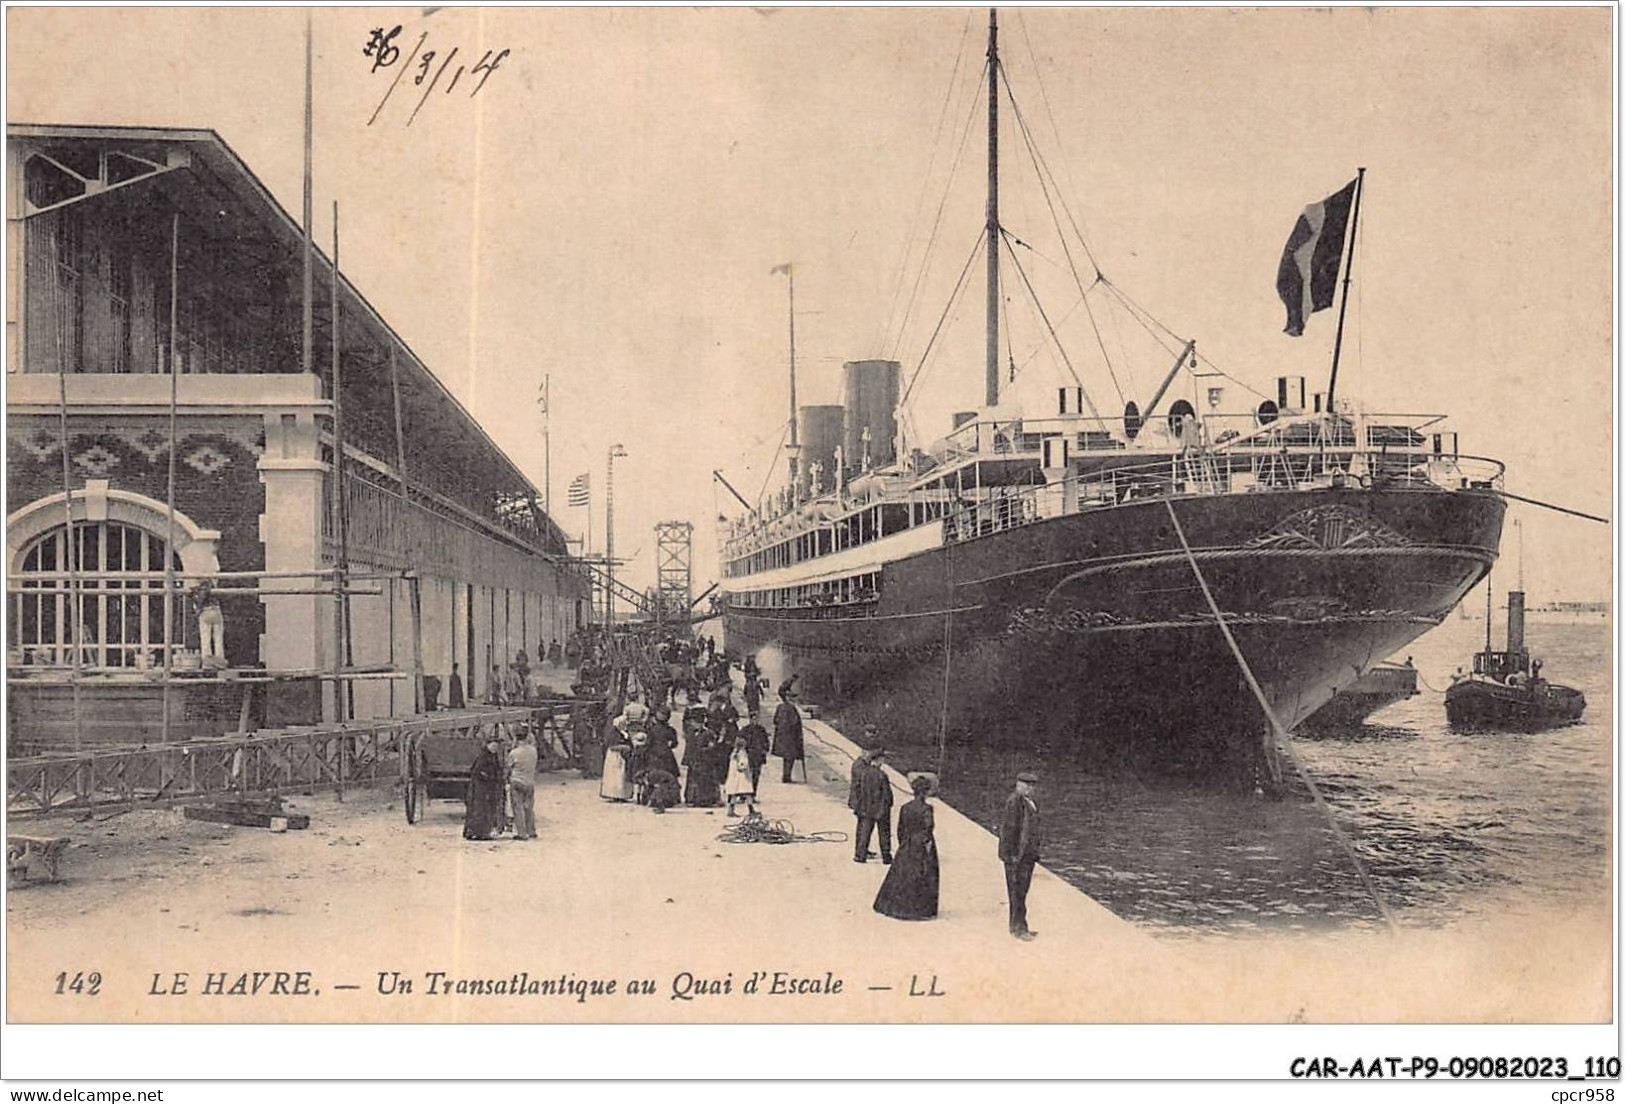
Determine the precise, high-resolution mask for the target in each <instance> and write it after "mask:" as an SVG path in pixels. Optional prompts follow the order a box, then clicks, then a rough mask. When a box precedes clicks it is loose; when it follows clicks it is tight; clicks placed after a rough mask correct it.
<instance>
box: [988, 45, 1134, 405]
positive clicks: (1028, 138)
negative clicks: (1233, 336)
mask: <svg viewBox="0 0 1625 1104" xmlns="http://www.w3.org/2000/svg"><path fill="white" fill-rule="evenodd" d="M999 75H1000V76H1002V77H1003V78H1004V90H1005V93H1006V94H1007V95H1008V96H1009V97H1010V108H1011V110H1012V111H1014V112H1015V116H1016V125H1017V126H1018V127H1019V128H1020V130H1021V137H1022V140H1023V141H1024V142H1025V143H1026V146H1027V156H1028V157H1029V158H1031V159H1032V163H1033V172H1034V173H1036V174H1037V176H1038V187H1039V190H1040V191H1041V192H1043V194H1044V204H1045V206H1047V207H1048V208H1049V217H1050V221H1051V222H1052V223H1054V224H1055V234H1056V236H1057V237H1059V238H1060V240H1061V252H1062V253H1064V254H1065V255H1066V267H1067V270H1068V271H1070V272H1071V273H1072V282H1073V283H1075V284H1076V285H1077V287H1078V298H1079V300H1080V301H1081V302H1082V303H1083V309H1084V311H1085V312H1086V313H1087V314H1088V315H1089V325H1090V328H1092V329H1093V330H1094V333H1095V343H1096V344H1098V345H1099V346H1100V355H1101V358H1102V359H1103V360H1105V362H1106V372H1107V373H1108V374H1109V375H1110V376H1111V381H1112V388H1113V390H1115V391H1116V392H1117V401H1118V402H1119V403H1123V402H1125V401H1127V399H1126V396H1125V395H1124V394H1123V385H1122V384H1121V383H1119V382H1118V379H1117V368H1116V366H1115V365H1113V364H1112V356H1111V353H1109V352H1107V351H1106V342H1105V341H1104V340H1103V339H1102V337H1101V333H1100V324H1099V322H1097V321H1096V320H1095V312H1094V308H1093V307H1091V306H1090V305H1089V293H1088V291H1087V290H1086V289H1085V288H1084V286H1083V277H1081V276H1079V275H1078V266H1077V263H1076V262H1075V261H1074V260H1073V258H1072V248H1071V246H1069V245H1067V243H1066V231H1065V230H1064V229H1062V227H1061V218H1060V216H1059V215H1057V214H1056V213H1055V203H1054V201H1053V200H1052V199H1051V198H1050V191H1049V185H1048V184H1046V183H1045V182H1044V172H1045V169H1044V168H1041V167H1040V165H1039V160H1040V159H1039V156H1038V149H1037V144H1036V143H1035V142H1034V141H1033V136H1032V131H1030V130H1029V129H1028V128H1027V118H1026V116H1025V115H1024V114H1023V113H1022V110H1021V105H1020V104H1019V103H1017V102H1016V90H1015V89H1014V88H1012V87H1010V74H1009V73H1006V72H1005V71H1004V66H1003V64H1000V66H999ZM1051 179H1052V180H1053V179H1054V176H1053V174H1051ZM1055 183H1056V191H1057V192H1058V191H1059V190H1060V183H1059V181H1056V182H1055ZM1028 248H1029V249H1030V248H1032V247H1031V246H1028ZM1085 248H1086V249H1087V246H1085ZM1033 252H1035V253H1036V252H1037V250H1033ZM1089 261H1090V263H1091V264H1094V258H1093V257H1092V256H1091V257H1090V258H1089ZM1101 278H1102V277H1101V274H1100V266H1099V265H1095V283H1099V282H1100V280H1101ZM1035 298H1036V297H1035ZM1057 340H1058V339H1057Z"/></svg>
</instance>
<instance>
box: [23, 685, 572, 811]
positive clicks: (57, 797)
mask: <svg viewBox="0 0 1625 1104" xmlns="http://www.w3.org/2000/svg"><path fill="white" fill-rule="evenodd" d="M563 708H564V709H565V710H567V709H568V704H567V703H566V704H565V705H564V707H563ZM559 709H560V706H559V705H558V704H554V705H551V706H543V707H540V708H536V707H514V708H492V709H468V710H456V711H449V712H445V713H430V714H426V715H419V716H411V717H394V718H386V719H381V720H371V721H359V722H355V723H352V724H347V725H324V726H315V727H309V728H305V727H300V728H294V729H285V730H270V731H262V732H255V733H251V734H249V735H246V736H227V737H221V738H219V739H208V740H193V741H189V742H186V743H179V744H168V745H164V746H156V747H137V748H130V747H125V748H99V749H97V750H95V751H88V752H83V753H73V752H68V753H53V754H50V755H39V756H29V757H26V758H13V759H9V760H8V761H7V764H6V811H7V814H8V815H10V816H38V815H42V814H46V813H56V812H65V811H71V810H77V809H94V808H101V807H109V806H112V807H119V806H122V807H125V808H140V807H144V806H153V807H158V806H165V805H172V804H176V803H178V802H184V801H194V800H201V799H205V798H210V797H218V796H223V795H227V794H234V793H259V794H275V793H284V792H287V791H308V790H316V789H329V788H330V789H334V790H337V791H338V792H340V793H342V792H343V791H344V790H345V789H346V788H351V787H368V786H377V785H380V784H382V785H393V784H395V783H396V782H397V781H399V779H400V777H401V768H400V753H401V749H402V748H403V747H406V746H408V745H409V743H410V742H411V740H412V739H414V738H416V737H417V736H419V735H442V736H466V737H468V738H470V739H476V738H479V737H480V736H482V735H485V734H486V733H489V732H491V731H493V730H494V729H495V726H497V725H499V724H520V723H524V722H527V721H538V722H543V723H555V724H556V723H557V716H556V714H557V712H558V711H559ZM543 713H545V714H547V716H546V717H543V716H540V715H539V714H543Z"/></svg>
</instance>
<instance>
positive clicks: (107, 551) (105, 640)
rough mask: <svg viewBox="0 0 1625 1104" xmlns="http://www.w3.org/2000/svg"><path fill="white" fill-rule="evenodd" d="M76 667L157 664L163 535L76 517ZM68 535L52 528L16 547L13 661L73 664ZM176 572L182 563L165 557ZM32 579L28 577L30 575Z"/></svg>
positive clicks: (179, 634)
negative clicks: (78, 648)
mask: <svg viewBox="0 0 1625 1104" xmlns="http://www.w3.org/2000/svg"><path fill="white" fill-rule="evenodd" d="M73 535H74V539H75V542H76V543H77V544H78V549H79V552H78V561H77V563H76V564H75V565H74V566H75V568H76V569H77V571H78V572H79V581H78V593H79V617H80V627H79V641H80V645H81V648H82V652H81V654H80V664H81V666H84V667H154V668H156V667H162V666H163V662H164V643H165V638H164V597H163V592H164V553H165V550H166V545H165V542H164V540H163V538H162V537H159V536H157V535H155V534H152V533H149V532H147V531H146V530H145V529H141V528H138V527H137V526H134V525H125V524H122V523H120V522H116V521H101V522H79V523H76V524H75V525H74V527H73ZM67 553H68V534H67V527H66V526H61V525H59V526H57V527H56V528H55V529H49V530H47V531H46V532H44V533H41V534H40V535H39V536H37V537H35V538H34V539H33V540H32V541H30V542H29V544H28V545H27V546H26V547H25V548H24V549H23V554H22V558H21V560H20V561H19V565H20V570H19V571H18V573H17V575H16V577H15V578H14V579H13V580H12V582H13V593H12V594H11V602H12V606H11V620H10V628H9V634H8V635H9V636H10V640H9V641H8V642H7V643H8V645H9V646H10V649H11V655H12V661H13V662H16V661H17V659H18V658H19V653H21V655H20V658H21V661H22V662H23V663H25V664H35V665H54V666H63V667H66V666H69V665H70V664H71V663H72V662H73V616H72V608H73V607H72V591H71V589H70V580H69V578H68V556H67ZM170 562H171V563H172V564H173V565H174V568H175V571H176V573H177V574H179V573H180V571H181V560H180V557H179V556H177V555H171V556H170ZM30 576H33V578H30ZM172 601H173V613H172V617H173V624H172V627H171V632H172V633H173V645H172V647H173V648H174V649H175V650H177V651H178V650H180V649H181V648H182V646H183V645H184V642H185V639H186V637H185V631H184V629H183V626H184V624H185V621H184V619H183V614H184V602H185V599H184V598H183V597H181V596H176V597H175V598H174V599H173V600H172Z"/></svg>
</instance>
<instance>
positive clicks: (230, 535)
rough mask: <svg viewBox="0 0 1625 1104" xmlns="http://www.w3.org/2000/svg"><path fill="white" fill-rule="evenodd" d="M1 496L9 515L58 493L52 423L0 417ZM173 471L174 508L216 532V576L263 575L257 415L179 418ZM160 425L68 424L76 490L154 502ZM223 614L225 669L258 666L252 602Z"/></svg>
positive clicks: (233, 601) (145, 421) (123, 420)
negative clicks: (105, 490)
mask: <svg viewBox="0 0 1625 1104" xmlns="http://www.w3.org/2000/svg"><path fill="white" fill-rule="evenodd" d="M7 429H8V432H7V435H6V456H7V469H6V491H7V493H8V495H9V496H10V497H9V500H8V501H9V506H10V509H11V511H12V512H16V511H17V510H19V509H21V508H23V507H24V506H27V505H28V504H29V503H30V502H33V501H35V500H36V499H40V498H44V497H46V496H47V495H54V494H61V493H62V454H61V451H60V450H59V448H58V423H57V420H56V419H55V418H54V417H50V416H44V415H19V414H12V415H10V416H9V417H8V418H7ZM179 430H180V437H179V441H178V448H177V463H176V465H175V508H176V509H177V510H179V511H181V512H182V513H184V514H186V515H187V516H188V517H190V518H192V519H193V520H194V521H195V522H197V523H198V524H199V525H203V526H207V527H208V528H212V529H218V530H219V531H220V545H219V559H220V569H221V570H222V571H248V570H254V569H258V568H261V567H263V566H264V562H265V561H264V549H263V547H262V545H261V544H260V539H259V515H260V514H261V513H262V512H263V510H264V508H265V489H264V487H263V486H261V484H260V479H259V472H258V471H257V470H256V467H255V465H256V463H257V461H258V459H259V456H260V453H261V452H262V451H263V448H264V430H265V423H264V420H263V418H261V417H260V416H258V415H255V416H251V417H231V416H227V415H183V416H182V417H181V419H180V425H179ZM168 433H169V431H168V420H167V418H166V417H165V416H164V415H162V414H150V415H97V416H94V417H86V416H83V415H71V414H70V416H69V419H68V435H69V447H68V457H69V461H70V463H71V464H72V471H73V484H74V488H75V489H76V490H77V489H79V488H81V487H83V486H84V484H85V481H86V480H87V479H105V480H107V481H108V483H109V485H110V486H111V487H113V488H115V489H118V490H128V491H134V492H136V493H137V494H143V495H146V496H148V497H149V498H154V499H157V500H158V501H160V502H162V501H163V500H164V498H165V493H166V489H167V486H168V480H169V435H168ZM221 603H222V606H223V609H224V612H225V615H226V660H227V662H228V663H230V664H231V665H232V666H234V667H235V666H241V667H251V666H253V665H255V664H256V663H258V661H259V636H260V633H261V632H263V631H264V613H263V610H262V607H261V606H260V603H259V602H258V601H257V600H256V599H254V598H252V597H249V596H227V597H225V598H222V599H221Z"/></svg>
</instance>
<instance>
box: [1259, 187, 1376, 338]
mask: <svg viewBox="0 0 1625 1104" xmlns="http://www.w3.org/2000/svg"><path fill="white" fill-rule="evenodd" d="M1356 183H1358V182H1357V181H1355V180H1351V181H1349V182H1348V186H1347V187H1345V188H1343V189H1342V190H1341V191H1338V192H1335V193H1333V194H1332V195H1329V196H1327V197H1326V198H1325V199H1323V200H1321V201H1320V202H1319V203H1311V204H1310V205H1309V206H1307V207H1305V208H1304V209H1303V214H1301V215H1299V216H1298V224H1297V225H1296V226H1294V227H1293V228H1292V234H1291V236H1290V237H1288V238H1287V240H1286V249H1285V251H1284V252H1282V254H1281V270H1280V272H1279V274H1277V275H1276V277H1275V290H1276V291H1278V292H1279V293H1280V295H1281V302H1283V303H1285V304H1286V332H1287V333H1289V334H1291V335H1292V336H1293V337H1297V336H1298V335H1300V334H1302V333H1303V326H1304V323H1305V322H1307V321H1308V320H1309V316H1310V315H1311V314H1313V313H1314V312H1315V311H1319V310H1325V309H1326V308H1327V307H1329V306H1331V305H1332V301H1333V300H1334V299H1335V298H1336V293H1337V270H1338V267H1339V266H1340V265H1341V264H1342V261H1343V236H1344V232H1345V231H1346V230H1347V229H1348V224H1349V209H1350V208H1351V207H1352V206H1353V204H1354V186H1355V184H1356Z"/></svg>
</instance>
